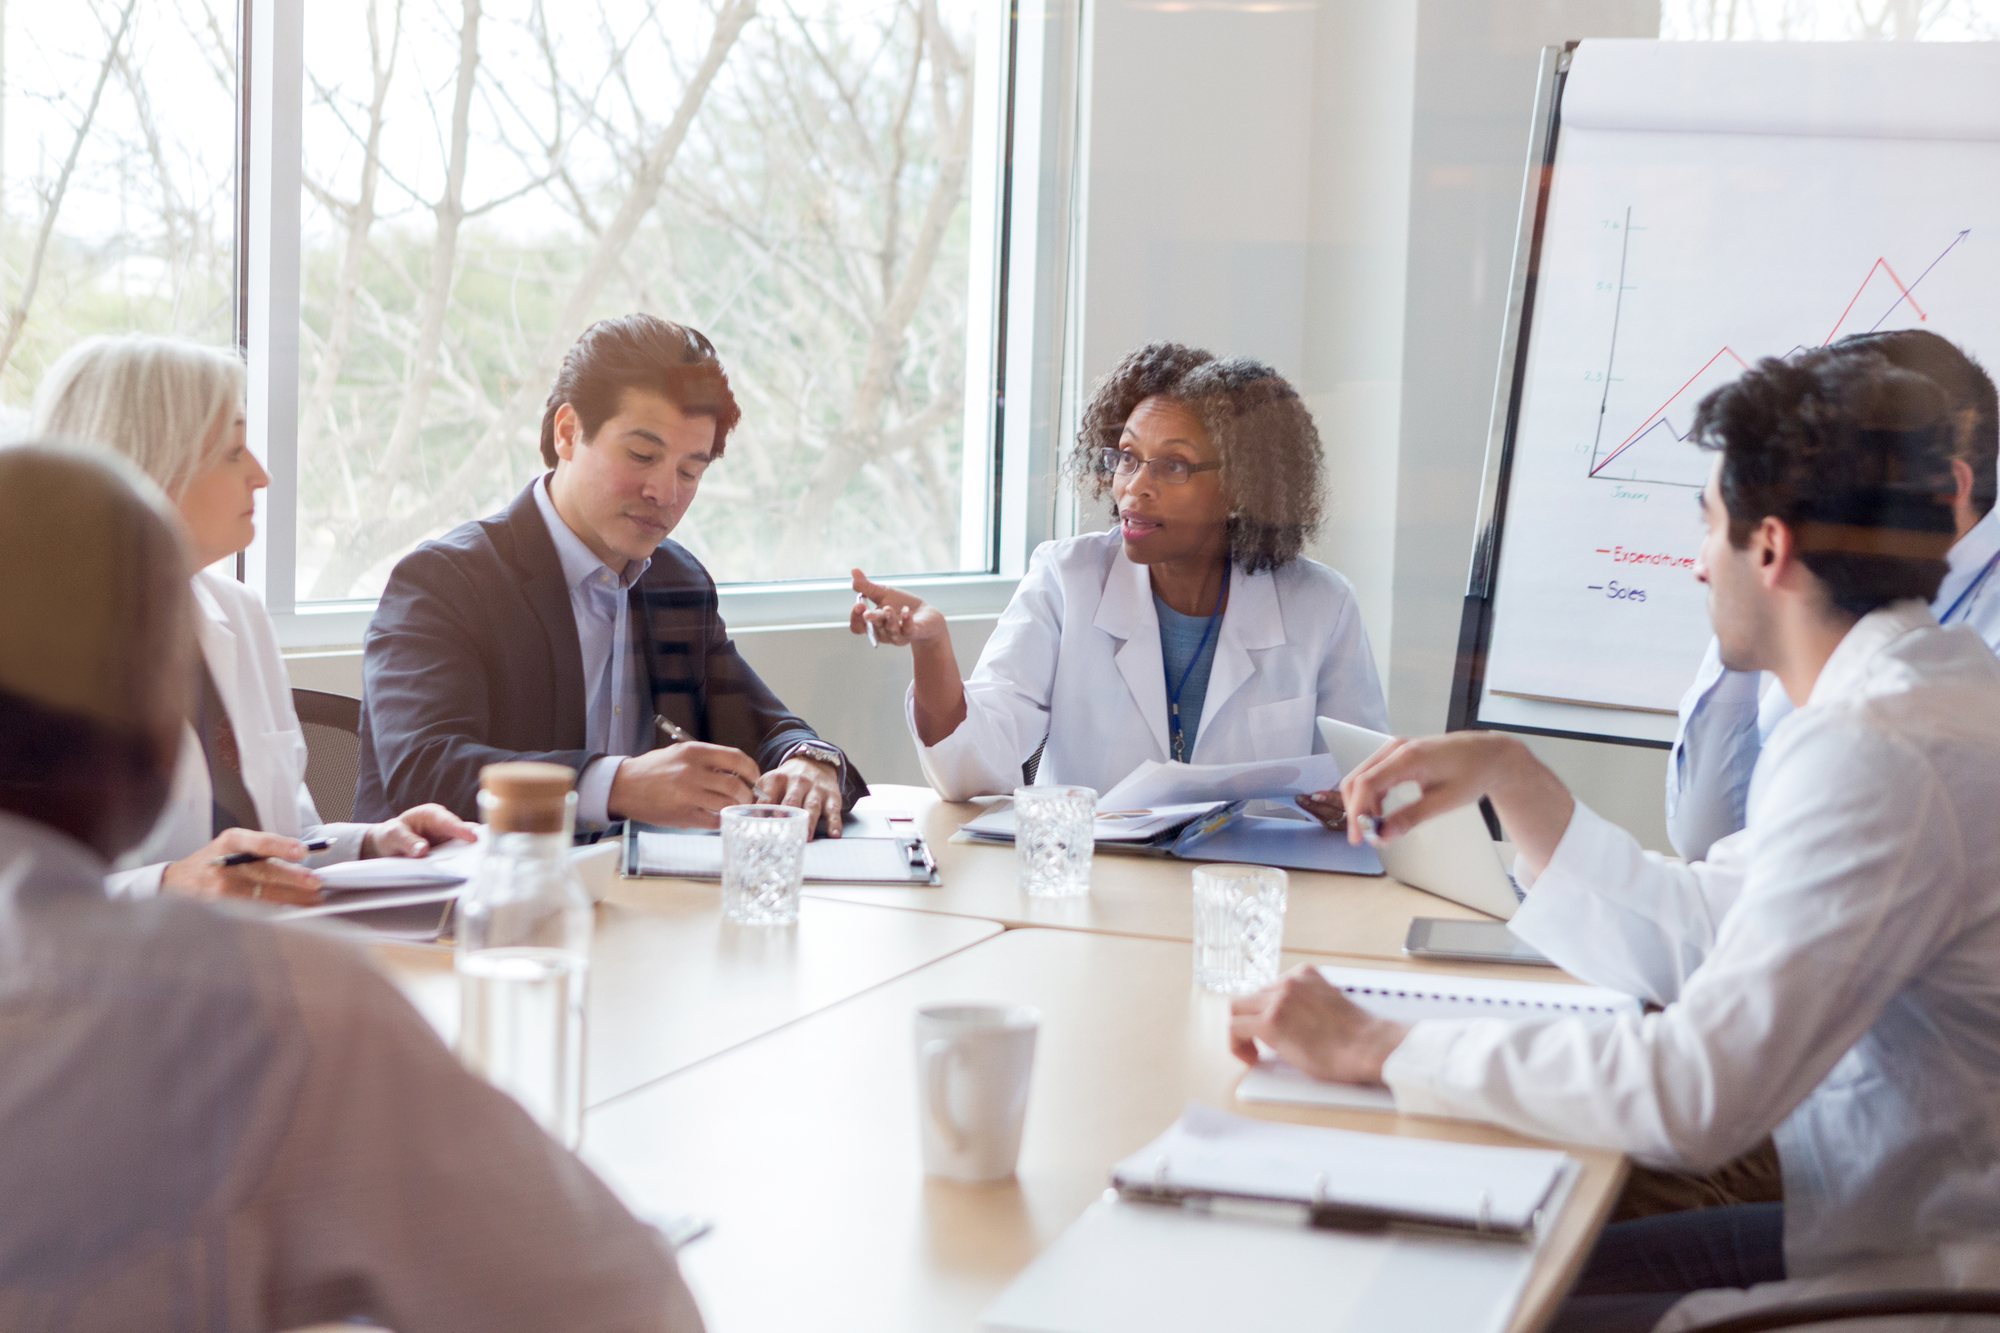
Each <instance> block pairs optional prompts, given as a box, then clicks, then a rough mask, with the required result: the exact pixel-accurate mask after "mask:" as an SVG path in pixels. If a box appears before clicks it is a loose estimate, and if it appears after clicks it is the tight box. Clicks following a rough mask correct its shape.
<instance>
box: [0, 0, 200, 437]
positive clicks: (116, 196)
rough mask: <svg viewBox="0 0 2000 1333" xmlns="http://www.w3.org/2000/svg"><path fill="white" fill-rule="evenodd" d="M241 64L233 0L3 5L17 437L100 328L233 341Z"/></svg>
mask: <svg viewBox="0 0 2000 1333" xmlns="http://www.w3.org/2000/svg"><path fill="white" fill-rule="evenodd" d="M236 55H237V32H236V5H235V0H146V3H140V2H139V0H85V2H84V3H76V4H41V5H24V4H20V3H15V4H11V5H7V4H0V89H4V92H0V410H4V412H5V413H6V414H7V415H8V416H9V417H10V418H12V421H11V422H10V423H9V424H10V426H11V427H12V428H13V429H18V428H19V427H20V426H21V425H23V424H25V420H26V416H27V411H28V407H29V404H30V403H31V402H32V400H33V398H34V392H35V386H36V384H37V383H39V382H40V380H41V377H42V373H43V372H44V371H45V370H47V369H48V367H49V364H50V363H51V362H52V361H54V360H55V359H56V358H57V357H58V356H60V355H61V354H62V353H63V351H64V350H65V349H67V348H68V347H69V346H70V345H71V344H72V343H74V342H76V341H77V340H78V339H80V338H83V337H87V336H89V335H90V334H95V333H123V332H127V331H129V330H134V329H143V330H148V331H152V332H158V333H173V334H179V335H182V336H185V337H188V338H194V339H199V340H201V341H204V342H209V343H218V344H222V345H225V346H226V345H228V344H230V343H232V342H234V341H235V337H236V299H235V298H236V134H235V126H236V123H237V117H236V69H237V59H236ZM10 433H12V431H11V430H10Z"/></svg>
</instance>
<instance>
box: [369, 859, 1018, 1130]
mask: <svg viewBox="0 0 2000 1333" xmlns="http://www.w3.org/2000/svg"><path fill="white" fill-rule="evenodd" d="M1000 929H1001V928H1000V927H999V926H998V925H995V924H994V923H992V922H990V921H976V920H972V919H969V918H965V917H948V916H938V915H932V914H928V913H918V912H891V911H884V910H881V909H877V908H870V907H857V906H853V905H850V904H846V903H833V902H816V901H807V902H802V903H801V904H800V911H799V921H798V924H797V925H796V926H739V925H736V924H734V923H733V922H728V921H725V920H723V919H722V902H721V889H720V887H719V886H717V885H715V884H712V883H711V884H696V883H690V882H687V881H674V880H619V881H617V882H615V884H613V885H612V887H611V888H610V890H609V897H608V898H607V899H606V900H605V901H604V902H602V903H600V904H599V906H598V909H597V933H596V938H595V940H594V941H593V943H592V946H591V970H590V1001H589V1010H588V1014H589V1016H588V1019H587V1022H588V1024H589V1030H588V1033H587V1037H586V1040H587V1048H586V1055H585V1064H584V1079H585V1083H586V1089H585V1098H584V1099H585V1103H586V1104H587V1105H593V1106H594V1105H596V1104H598V1103H600V1102H603V1101H605V1100H607V1099H609V1098H612V1097H616V1096H618V1095H619V1094H621V1093H625V1092H630V1091H631V1090H632V1089H634V1088H637V1087H641V1086H643V1085H645V1084H647V1083H650V1082H652V1081H653V1080H655V1079H658V1078H661V1077H664V1076H665V1075H668V1074H671V1073H673V1072H675V1071H676V1070H680V1069H685V1068H686V1067H687V1066H689V1065H691V1064H694V1063H695V1062H697V1061H700V1060H705V1059H707V1058H708V1057H710V1056H712V1055H715V1054H717V1053H718V1052H721V1051H726V1050H728V1049H729V1048H730V1047H732V1046H736V1045H739V1044H741V1043H742V1042H746V1041H749V1040H750V1039H752V1038H754V1037H759V1036H762V1035H764V1034H765V1033H767V1032H770V1031H772V1030H773V1029H776V1028H780V1027H783V1026H784V1025H785V1024H787V1023H790V1022H793V1021H795V1020H797V1019H799V1018H803V1017H805V1016H806V1015H807V1014H811V1013H814V1012H816V1011H818V1010H820V1009H824V1008H826V1007H827V1006H828V1005H832V1004H837V1003H839V1002H840V1001H841V1000H844V999H847V998H848V997H849V996H852V995H855V994H858V993H859V992H861V991H865V990H867V989H868V988H869V987H871V986H878V985H880V984H882V983H883V982H885V981H888V980H891V979H892V978H895V977H899V976H902V975H903V974H905V973H907V972H910V971H912V970H913V969H916V968H920V967H922V966H924V965H925V964H927V963H931V962H935V961H936V960H938V959H940V958H943V957H945V956H947V955H948V954H952V953H955V952H957V951H958V950H960V949H963V948H966V947H967V946H968V945H972V944H976V943H978V942H979V941H981V940H984V939H988V938H990V937H992V936H994V935H998V934H999V933H1000ZM374 949H375V953H376V956H377V957H378V958H379V959H380V960H381V961H382V962H383V963H384V965H385V966H386V968H387V970H388V972H389V974H390V975H391V976H392V977H394V978H395V980H396V981H397V983H398V984H399V985H400V986H401V987H402V989H403V992H404V993H405V994H406V995H408V996H409V997H410V998H411V999H412V1000H413V1001H414V1002H415V1003H416V1005H417V1007H418V1008H419V1009H420V1010H422V1011H423V1013H424V1015H425V1016H426V1017H427V1018H429V1019H430V1021H431V1023H432V1025H433V1026H435V1027H436V1028H437V1029H438V1031H439V1033H441V1034H442V1035H443V1036H444V1037H445V1039H446V1040H447V1041H450V1040H452V1039H453V1038H454V1037H455V1036H456V1035H457V1032H458V986H457V982H456V979H455V977H454V976H453V973H452V952H451V950H450V949H449V948H443V947H439V946H436V945H416V944H396V943H390V942H381V943H377V944H376V945H374Z"/></svg>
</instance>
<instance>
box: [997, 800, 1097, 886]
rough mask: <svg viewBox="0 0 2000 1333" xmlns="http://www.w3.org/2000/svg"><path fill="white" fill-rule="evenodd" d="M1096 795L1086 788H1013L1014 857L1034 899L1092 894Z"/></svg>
mask: <svg viewBox="0 0 2000 1333" xmlns="http://www.w3.org/2000/svg"><path fill="white" fill-rule="evenodd" d="M1096 821H1097V793H1096V792H1094V791H1092V790H1091V789H1090V788H1088V787H1016V788H1014V855H1015V858H1016V860H1017V861H1018V862H1019V864H1020V867H1021V887H1022V888H1023V889H1025V890H1027V893H1028V896H1029V897H1030V898H1075V897H1079V896H1081V895H1082V894H1085V893H1088V892H1090V853H1091V849H1092V848H1093V847H1094V846H1095V845H1096V844H1095V842H1094V841H1093V838H1094V836H1095V832H1096V830H1095V827H1094V825H1095V824H1096Z"/></svg>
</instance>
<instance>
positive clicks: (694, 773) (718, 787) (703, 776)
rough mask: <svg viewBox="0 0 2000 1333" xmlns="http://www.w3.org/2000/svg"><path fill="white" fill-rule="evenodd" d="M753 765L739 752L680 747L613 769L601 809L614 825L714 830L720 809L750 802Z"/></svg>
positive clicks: (702, 745)
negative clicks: (623, 822) (628, 822)
mask: <svg viewBox="0 0 2000 1333" xmlns="http://www.w3.org/2000/svg"><path fill="white" fill-rule="evenodd" d="M758 777H759V774H758V772H757V761H756V760H754V759H752V758H751V757H750V756H749V755H747V754H745V753H743V751H741V750H737V749H732V748H730V747H729V746H727V745H711V744H709V743H708V742H707V741H682V742H680V743H679V744H678V745H669V746H667V747H666V748H665V749H663V750H649V751H647V752H646V753H645V754H638V755H633V756H632V757H631V758H629V759H626V760H624V761H623V762H621V763H620V764H619V765H618V773H617V775H616V776H615V777H613V778H612V779H611V793H610V795H609V797H608V798H607V799H606V801H605V804H606V805H607V806H609V807H610V813H611V817H612V818H614V819H637V820H641V821H643V822H644V823H648V824H659V825H661V826H662V827H665V828H715V827H716V826H717V825H719V824H720V823H721V822H722V818H721V816H722V809H723V807H724V806H730V805H748V804H750V803H751V802H752V801H754V800H756V799H757V798H756V796H755V794H754V788H755V785H756V783H757V780H758Z"/></svg>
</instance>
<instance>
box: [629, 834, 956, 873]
mask: <svg viewBox="0 0 2000 1333" xmlns="http://www.w3.org/2000/svg"><path fill="white" fill-rule="evenodd" d="M624 873H625V874H627V875H644V876H665V877H669V878H674V879H721V878H722V835H721V834H720V833H715V832H709V831H704V830H695V829H659V828H654V827H652V826H651V825H646V824H633V823H628V824H626V826H625V851H624ZM805 878H806V880H807V881H808V882H811V883H816V884H897V885H903V886H909V887H914V886H923V885H933V886H934V885H937V884H939V883H941V882H942V881H941V880H939V878H938V873H937V863H936V862H935V861H934V860H932V859H931V852H930V848H929V847H927V846H925V845H924V840H923V839H922V838H920V837H916V836H914V835H911V836H907V837H886V838H870V837H853V836H846V837H839V838H814V839H813V840H812V841H811V842H808V843H807V844H806V857H805Z"/></svg>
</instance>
